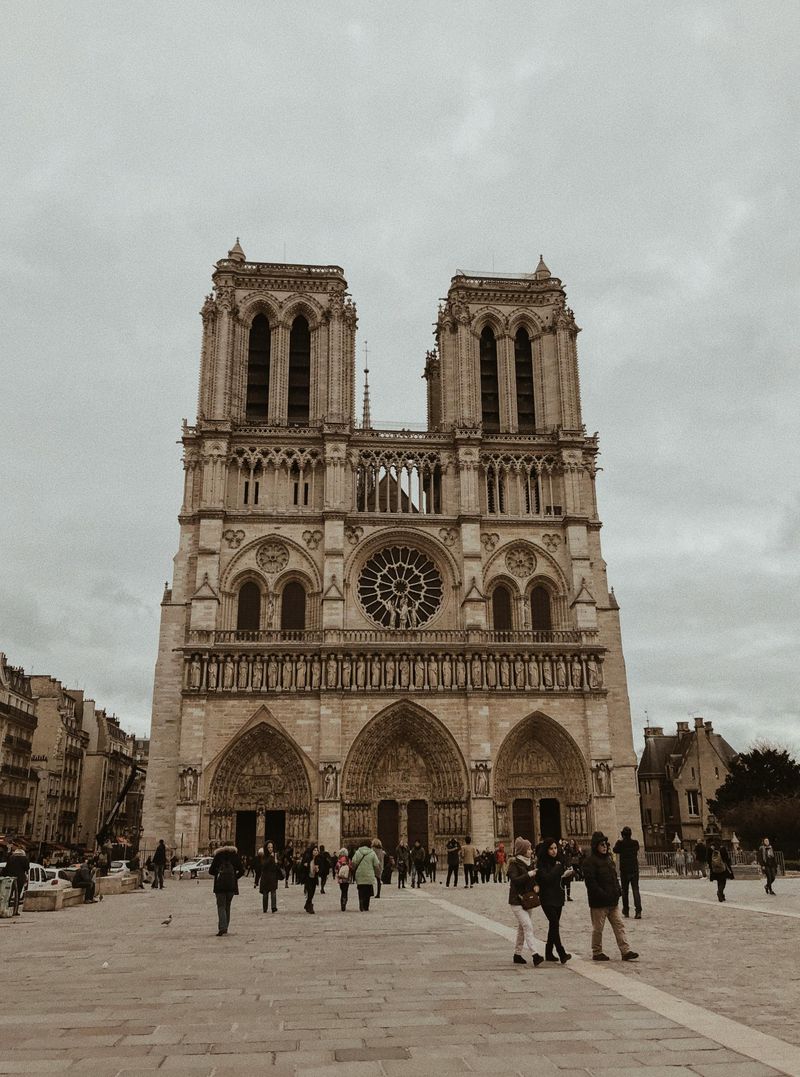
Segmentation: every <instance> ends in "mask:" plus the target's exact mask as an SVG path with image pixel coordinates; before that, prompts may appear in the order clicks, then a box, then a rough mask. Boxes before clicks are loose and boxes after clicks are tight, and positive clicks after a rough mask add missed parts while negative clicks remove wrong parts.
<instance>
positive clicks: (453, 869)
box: [444, 864, 458, 886]
mask: <svg viewBox="0 0 800 1077" xmlns="http://www.w3.org/2000/svg"><path fill="white" fill-rule="evenodd" d="M451 875H452V876H453V879H454V883H453V885H454V886H458V864H455V865H452V864H450V865H448V868H447V882H446V883H445V884H444V885H445V886H449V885H450V876H451Z"/></svg>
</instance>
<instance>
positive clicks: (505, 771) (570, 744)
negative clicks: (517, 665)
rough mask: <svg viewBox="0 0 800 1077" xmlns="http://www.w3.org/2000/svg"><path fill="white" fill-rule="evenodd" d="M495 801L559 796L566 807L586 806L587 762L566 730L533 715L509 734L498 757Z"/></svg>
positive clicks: (542, 717)
mask: <svg viewBox="0 0 800 1077" xmlns="http://www.w3.org/2000/svg"><path fill="white" fill-rule="evenodd" d="M494 773H495V798H496V799H497V800H498V801H502V802H507V803H510V802H511V801H512V800H513V799H514V797H516V796H534V797H537V796H558V798H559V799H560V800H562V801H563V802H564V803H565V804H586V802H587V801H588V799H589V783H588V775H587V768H586V763H585V761H584V759H583V756H582V754H581V752H580V749H579V748H578V746H577V744H576V743H575V741H574V740H573V739H572V737H570V735H569V734H568V733H567V732H566V730H564V729H562V728H561V726H560V725H558V723H557V722H554V721H553V719H552V718H548V717H547V716H546V715H544V714H531V715H529V716H528V717H527V718H524V719H523V720H522V721H521V722H520V723H519V724H518V725H516V726H515V727H514V728H513V729H512V730H511V732H510V733H509V734H508V736H507V737H506V739H505V740H504V741H503V744H502V745H501V747H500V751H499V753H498V756H497V764H496V766H495V769H494Z"/></svg>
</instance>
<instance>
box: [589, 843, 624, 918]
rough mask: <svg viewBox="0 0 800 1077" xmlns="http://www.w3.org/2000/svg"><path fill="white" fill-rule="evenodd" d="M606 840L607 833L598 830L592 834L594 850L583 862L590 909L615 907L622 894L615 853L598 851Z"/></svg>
mask: <svg viewBox="0 0 800 1077" xmlns="http://www.w3.org/2000/svg"><path fill="white" fill-rule="evenodd" d="M605 840H606V836H605V834H602V833H601V832H600V831H599V830H596V831H595V832H594V834H592V851H591V853H590V855H589V856H587V857H586V859H585V860H584V862H583V878H584V881H585V883H586V897H587V899H588V901H589V908H590V909H610V908H613V906H614V905H616V904H617V902H618V901H619V899H620V895H621V894H622V890H621V889H620V885H619V879H618V877H617V868H616V865H615V864H614V857H613V855H612V854H611V853H610V852H605V853H603V854H601V853H599V852H598V851H597V847H598V845H599V844H600V842H601V841H605ZM606 848H608V847H607V846H606Z"/></svg>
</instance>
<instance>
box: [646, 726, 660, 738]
mask: <svg viewBox="0 0 800 1077" xmlns="http://www.w3.org/2000/svg"><path fill="white" fill-rule="evenodd" d="M644 735H645V737H663V736H664V729H663V727H662V726H660V725H646V726H645V727H644Z"/></svg>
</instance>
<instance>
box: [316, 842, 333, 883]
mask: <svg viewBox="0 0 800 1077" xmlns="http://www.w3.org/2000/svg"><path fill="white" fill-rule="evenodd" d="M317 868H318V869H319V870H318V872H317V874H318V876H319V892H320V894H324V893H325V883H326V882H327V881H328V876H329V875H330V873H331V858H330V854H329V853H326V852H325V846H324V845H320V847H319V852H318V853H317Z"/></svg>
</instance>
